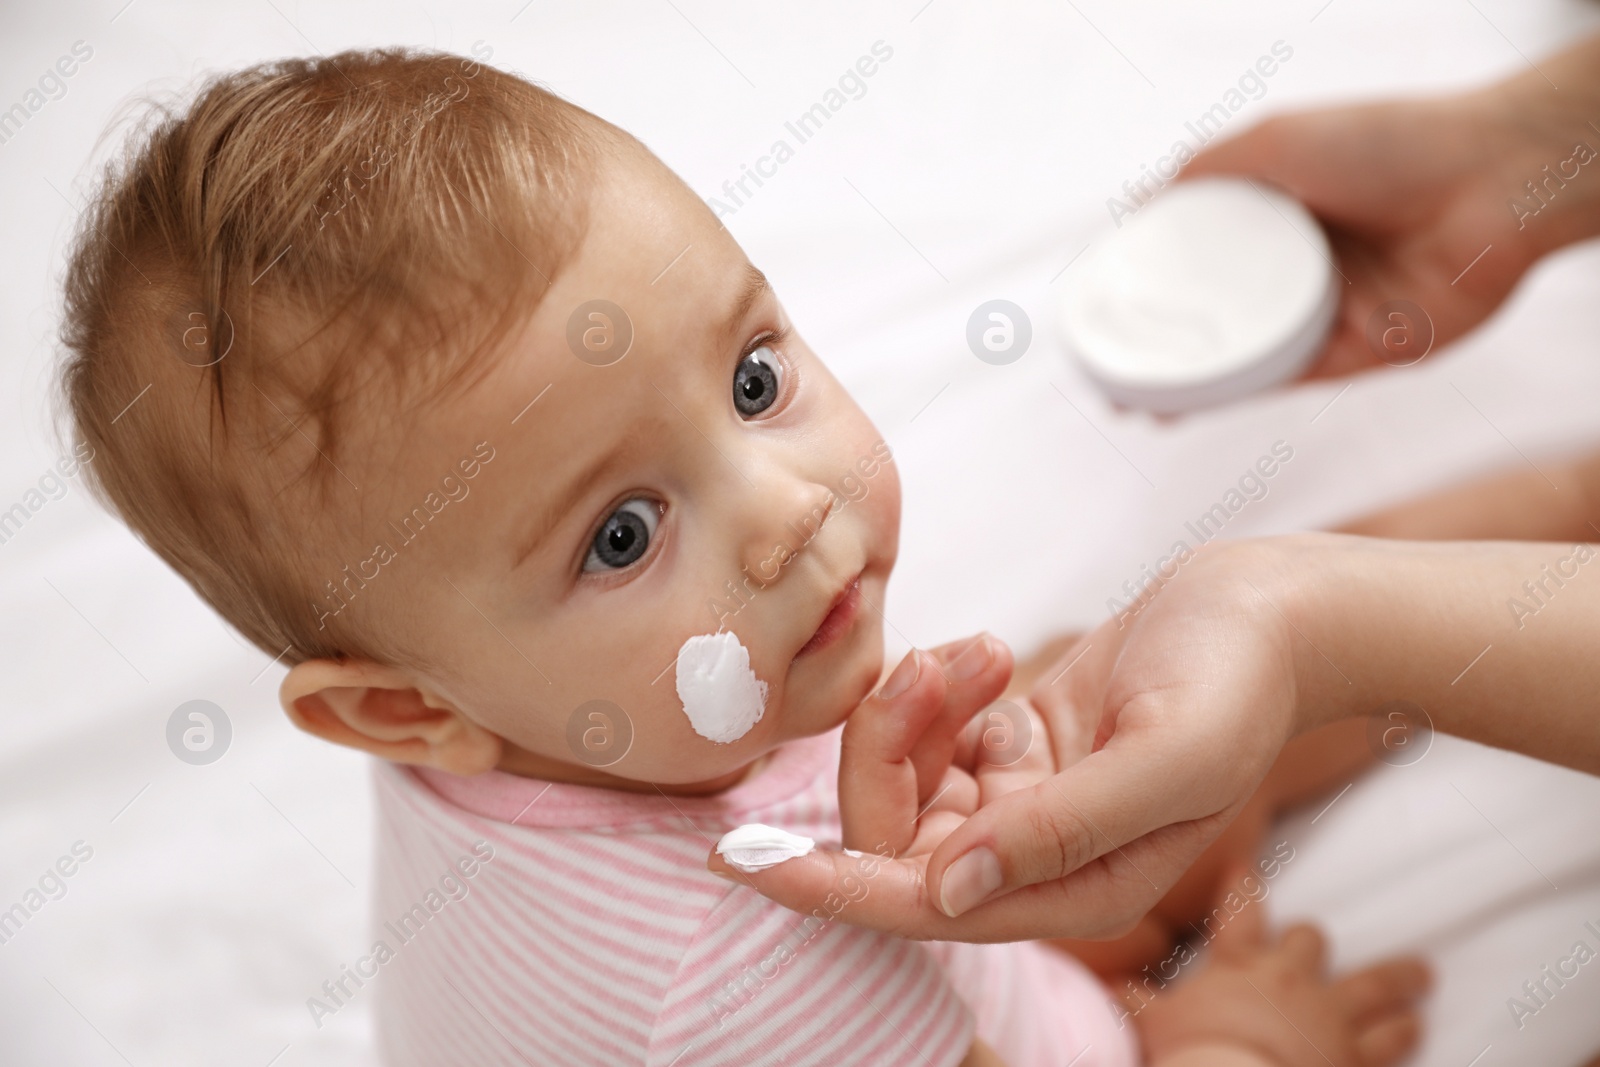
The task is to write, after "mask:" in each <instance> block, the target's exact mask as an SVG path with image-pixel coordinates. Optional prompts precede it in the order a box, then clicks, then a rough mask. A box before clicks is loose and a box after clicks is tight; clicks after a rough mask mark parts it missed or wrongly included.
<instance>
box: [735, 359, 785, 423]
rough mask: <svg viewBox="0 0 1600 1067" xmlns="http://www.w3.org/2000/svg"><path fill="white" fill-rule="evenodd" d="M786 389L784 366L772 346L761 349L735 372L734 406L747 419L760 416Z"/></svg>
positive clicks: (744, 360) (740, 362) (740, 364)
mask: <svg viewBox="0 0 1600 1067" xmlns="http://www.w3.org/2000/svg"><path fill="white" fill-rule="evenodd" d="M782 389H783V364H782V363H780V362H779V361H778V354H777V353H776V352H774V351H773V350H772V347H771V346H770V345H762V346H761V347H760V348H758V349H756V350H755V351H754V352H751V353H750V354H749V355H748V356H745V357H744V358H743V359H741V360H740V361H739V366H738V367H736V368H735V369H734V372H733V406H734V407H735V408H737V409H738V411H739V414H740V415H743V416H744V417H745V418H747V419H748V418H751V417H753V416H756V415H759V414H761V413H762V412H763V411H765V410H767V409H768V408H770V407H771V406H772V405H773V404H774V403H775V402H776V401H777V399H778V393H779V392H780V391H781V390H782Z"/></svg>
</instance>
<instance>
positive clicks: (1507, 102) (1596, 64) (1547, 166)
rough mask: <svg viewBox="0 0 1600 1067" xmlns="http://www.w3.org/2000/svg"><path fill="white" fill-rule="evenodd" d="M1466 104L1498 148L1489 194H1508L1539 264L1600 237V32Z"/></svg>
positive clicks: (1523, 248) (1523, 247)
mask: <svg viewBox="0 0 1600 1067" xmlns="http://www.w3.org/2000/svg"><path fill="white" fill-rule="evenodd" d="M1461 102H1462V103H1463V104H1464V105H1465V106H1466V110H1467V112H1468V113H1469V114H1472V115H1473V116H1475V119H1476V122H1477V123H1478V124H1479V125H1480V127H1481V128H1482V129H1483V130H1484V131H1485V133H1484V138H1483V139H1484V142H1485V143H1486V144H1492V145H1494V146H1495V150H1494V151H1493V152H1492V153H1491V154H1490V155H1489V156H1488V159H1489V160H1490V161H1491V162H1490V165H1489V168H1488V171H1487V172H1486V175H1485V177H1486V178H1487V179H1488V181H1489V187H1488V188H1486V189H1485V194H1486V195H1489V196H1493V197H1496V198H1498V199H1503V200H1504V202H1505V210H1506V212H1507V214H1508V216H1510V217H1514V218H1515V219H1516V221H1517V223H1518V225H1517V228H1516V238H1515V240H1516V241H1517V242H1518V243H1519V244H1520V247H1519V248H1516V249H1512V250H1510V251H1514V252H1521V253H1523V254H1524V255H1525V256H1526V257H1527V258H1528V260H1529V262H1530V263H1531V262H1532V261H1533V260H1536V259H1538V258H1539V257H1541V256H1543V255H1545V254H1547V253H1549V252H1553V251H1555V250H1556V249H1558V248H1560V247H1562V246H1564V245H1568V244H1572V243H1574V242H1576V241H1581V240H1585V239H1587V238H1590V237H1594V236H1596V235H1600V128H1597V127H1596V125H1595V124H1594V120H1595V118H1596V116H1600V35H1597V36H1595V37H1591V38H1588V39H1586V40H1584V41H1581V42H1579V43H1578V44H1576V45H1573V46H1571V47H1569V48H1567V49H1566V50H1564V51H1562V52H1558V53H1556V54H1555V55H1552V56H1546V57H1543V58H1541V59H1539V60H1538V62H1537V67H1536V68H1534V69H1531V70H1524V71H1519V72H1518V73H1517V74H1514V75H1512V76H1511V77H1509V78H1506V79H1504V80H1503V81H1500V82H1498V83H1495V84H1493V85H1490V86H1487V87H1486V88H1484V89H1481V90H1477V91H1474V92H1470V93H1467V94H1465V95H1464V96H1463V97H1462V98H1461Z"/></svg>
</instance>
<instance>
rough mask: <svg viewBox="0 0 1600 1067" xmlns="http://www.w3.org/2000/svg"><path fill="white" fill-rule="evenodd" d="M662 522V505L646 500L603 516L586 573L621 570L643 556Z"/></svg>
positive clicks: (637, 499)
mask: <svg viewBox="0 0 1600 1067" xmlns="http://www.w3.org/2000/svg"><path fill="white" fill-rule="evenodd" d="M660 520H661V505H660V504H659V503H657V502H656V501H654V500H651V499H650V498H649V497H643V496H636V497H634V498H632V499H631V500H625V501H623V502H622V504H621V505H619V506H618V507H617V510H615V511H613V512H612V513H611V514H610V515H607V516H606V521H605V522H603V523H601V524H600V529H599V531H598V532H596V533H595V535H594V541H593V542H592V543H591V544H590V545H589V556H588V558H587V559H585V560H584V561H583V569H584V570H585V571H599V570H620V569H621V568H623V567H626V566H628V565H629V564H631V563H633V562H634V561H635V560H637V559H638V558H639V557H640V556H642V555H644V552H645V549H647V548H649V547H650V538H652V537H654V536H655V532H656V524H657V523H658V522H660Z"/></svg>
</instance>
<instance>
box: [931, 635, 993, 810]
mask: <svg viewBox="0 0 1600 1067" xmlns="http://www.w3.org/2000/svg"><path fill="white" fill-rule="evenodd" d="M934 657H935V659H936V661H937V666H938V670H939V674H940V676H941V677H942V678H943V679H944V682H945V692H944V704H943V707H942V708H941V709H940V713H939V716H938V718H937V719H935V720H934V722H933V724H932V725H931V726H930V728H929V729H928V730H927V732H926V733H925V734H924V735H923V736H922V737H921V738H919V739H918V741H917V743H916V745H915V746H914V747H913V748H912V750H911V762H912V763H913V764H915V765H916V768H917V781H918V782H919V783H921V784H922V787H923V791H922V797H921V799H922V801H923V802H924V803H926V802H927V799H928V797H929V796H931V795H932V788H933V785H934V783H937V782H939V781H940V780H942V779H943V777H944V769H945V768H946V767H948V766H949V765H950V763H951V762H952V761H953V760H954V758H955V754H956V748H957V746H958V744H959V743H960V740H961V735H962V733H963V731H964V730H965V729H966V726H967V723H968V721H970V720H971V718H972V717H973V716H974V715H976V714H977V713H978V712H979V711H980V710H982V709H983V708H985V707H987V706H988V705H989V704H991V703H992V702H993V701H994V699H995V698H996V697H998V696H999V695H1000V694H1001V693H1003V692H1005V688H1006V685H1007V684H1008V683H1009V682H1010V681H1011V668H1012V666H1013V662H1014V661H1013V659H1012V656H1011V649H1010V648H1008V647H1007V646H1006V644H1005V642H1004V641H1001V640H1000V639H999V638H997V637H993V636H991V635H989V634H986V633H984V634H979V635H978V636H977V637H975V638H973V639H971V640H970V641H966V642H958V643H955V644H951V645H945V646H942V647H940V648H937V649H935V650H934Z"/></svg>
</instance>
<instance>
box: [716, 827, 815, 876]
mask: <svg viewBox="0 0 1600 1067" xmlns="http://www.w3.org/2000/svg"><path fill="white" fill-rule="evenodd" d="M816 847H817V843H816V842H815V841H813V840H812V839H811V838H809V837H802V836H801V835H800V834H792V833H790V832H789V831H788V830H780V829H779V828H778V827H776V826H768V825H767V824H765V823H759V822H751V823H745V824H744V825H743V826H740V827H738V828H736V829H733V830H729V831H728V832H727V833H725V834H723V835H722V839H721V840H719V841H718V842H717V855H719V856H721V857H722V858H723V859H724V860H726V861H727V862H728V866H730V867H732V868H734V869H735V870H739V871H743V872H744V873H746V874H750V873H752V872H754V871H764V870H766V869H767V868H768V867H774V866H776V865H778V864H780V863H782V862H783V861H784V860H792V859H794V858H796V857H797V856H804V855H807V854H808V853H810V852H811V851H812V850H813V849H815V848H816Z"/></svg>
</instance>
